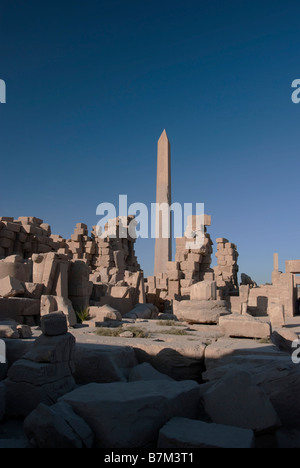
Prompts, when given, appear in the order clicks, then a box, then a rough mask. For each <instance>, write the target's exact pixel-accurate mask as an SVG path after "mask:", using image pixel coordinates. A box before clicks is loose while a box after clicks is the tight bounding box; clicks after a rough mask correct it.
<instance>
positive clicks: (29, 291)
mask: <svg viewBox="0 0 300 468" xmlns="http://www.w3.org/2000/svg"><path fill="white" fill-rule="evenodd" d="M23 286H24V289H25V293H24V297H27V298H28V299H41V297H42V293H43V285H42V284H38V283H27V282H25V283H23Z"/></svg>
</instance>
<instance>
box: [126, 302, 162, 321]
mask: <svg viewBox="0 0 300 468" xmlns="http://www.w3.org/2000/svg"><path fill="white" fill-rule="evenodd" d="M158 313H159V312H158V308H157V307H156V306H155V305H153V304H138V305H137V306H136V307H135V308H134V309H133V310H132V311H131V312H128V313H127V314H125V315H124V318H133V319H153V318H157V317H158Z"/></svg>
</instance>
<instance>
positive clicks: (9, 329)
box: [0, 322, 19, 339]
mask: <svg viewBox="0 0 300 468" xmlns="http://www.w3.org/2000/svg"><path fill="white" fill-rule="evenodd" d="M3 338H8V339H18V338H19V333H18V330H17V323H15V324H14V325H3V322H0V339H3Z"/></svg>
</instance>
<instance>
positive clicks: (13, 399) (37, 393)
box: [4, 376, 75, 417]
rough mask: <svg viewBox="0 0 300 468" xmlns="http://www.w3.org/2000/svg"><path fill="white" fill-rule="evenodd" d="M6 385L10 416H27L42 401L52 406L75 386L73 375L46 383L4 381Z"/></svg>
mask: <svg viewBox="0 0 300 468" xmlns="http://www.w3.org/2000/svg"><path fill="white" fill-rule="evenodd" d="M4 383H5V387H6V414H7V415H8V416H10V417H26V416H28V415H29V414H30V413H31V412H32V411H33V410H34V409H35V408H36V407H37V406H38V405H39V404H40V403H44V404H45V405H47V406H51V405H53V404H54V403H56V402H57V400H58V398H60V397H61V396H63V395H65V394H66V393H69V392H71V391H72V390H73V389H74V388H75V381H74V379H73V377H71V376H70V377H65V378H63V379H61V380H56V381H53V382H50V383H47V384H45V385H33V384H31V383H27V382H14V381H12V380H11V379H9V378H8V379H6V380H5V381H4Z"/></svg>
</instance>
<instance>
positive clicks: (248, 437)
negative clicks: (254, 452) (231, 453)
mask: <svg viewBox="0 0 300 468" xmlns="http://www.w3.org/2000/svg"><path fill="white" fill-rule="evenodd" d="M254 446H255V439H254V433H253V431H250V430H246V429H241V428H238V427H232V426H224V425H221V424H208V423H206V422H203V421H196V420H194V419H185V418H173V419H171V420H170V421H169V422H168V423H167V424H166V425H165V426H164V427H163V428H162V429H161V430H160V432H159V439H158V448H160V449H161V448H162V449H166V448H168V449H177V448H184V449H187V448H199V449H200V448H201V449H203V448H215V449H230V448H232V449H233V448H236V449H249V448H254Z"/></svg>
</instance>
